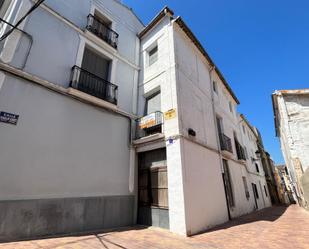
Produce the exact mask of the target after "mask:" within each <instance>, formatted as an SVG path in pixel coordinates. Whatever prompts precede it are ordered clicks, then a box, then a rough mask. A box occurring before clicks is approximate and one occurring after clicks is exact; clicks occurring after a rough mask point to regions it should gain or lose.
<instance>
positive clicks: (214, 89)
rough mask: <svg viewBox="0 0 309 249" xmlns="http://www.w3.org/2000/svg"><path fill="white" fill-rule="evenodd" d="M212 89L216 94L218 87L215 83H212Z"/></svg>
mask: <svg viewBox="0 0 309 249" xmlns="http://www.w3.org/2000/svg"><path fill="white" fill-rule="evenodd" d="M212 88H213V91H214V92H215V93H217V94H218V85H217V82H216V81H213V82H212Z"/></svg>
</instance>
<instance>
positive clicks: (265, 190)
mask: <svg viewBox="0 0 309 249" xmlns="http://www.w3.org/2000/svg"><path fill="white" fill-rule="evenodd" d="M264 191H265V195H266V197H267V196H268V194H267V189H266V186H265V185H264Z"/></svg>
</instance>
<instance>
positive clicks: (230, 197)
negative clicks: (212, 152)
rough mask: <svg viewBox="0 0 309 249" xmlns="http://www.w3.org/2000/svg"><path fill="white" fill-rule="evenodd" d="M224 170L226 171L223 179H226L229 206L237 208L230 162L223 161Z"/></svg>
mask: <svg viewBox="0 0 309 249" xmlns="http://www.w3.org/2000/svg"><path fill="white" fill-rule="evenodd" d="M223 169H224V174H223V179H224V185H225V190H226V197H227V200H228V204H229V206H230V207H235V200H234V194H233V187H232V181H231V174H230V170H229V165H228V162H227V160H225V159H223Z"/></svg>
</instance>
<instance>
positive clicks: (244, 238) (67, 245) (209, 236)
mask: <svg viewBox="0 0 309 249" xmlns="http://www.w3.org/2000/svg"><path fill="white" fill-rule="evenodd" d="M13 248H14V249H42V248H45V249H54V248H57V249H60V248H61V249H73V248H74V249H79V248H81V249H107V248H108V249H133V248H134V249H135V248H136V249H144V248H146V249H154V248H158V249H166V248H173V249H174V248H176V249H201V248H205V249H207V248H208V249H214V248H220V249H221V248H229V249H231V248H263V249H267V248H280V249H282V248H284V249H287V248H293V249H300V248H302V249H309V212H307V211H305V210H303V209H302V208H300V207H298V206H296V205H293V206H290V207H288V208H285V207H272V208H268V209H265V210H262V211H259V212H256V213H253V214H250V215H246V216H243V217H241V218H238V219H235V220H233V221H231V222H228V223H226V224H224V225H222V226H219V227H217V228H215V229H213V230H211V231H208V232H206V233H202V234H199V235H196V236H193V237H191V238H185V237H182V236H179V235H175V234H173V233H170V232H168V231H165V230H162V229H158V228H143V227H133V228H129V229H126V230H118V231H113V232H107V233H102V234H96V235H89V236H75V237H63V238H52V239H43V240H32V241H24V242H13V243H4V244H0V249H13Z"/></svg>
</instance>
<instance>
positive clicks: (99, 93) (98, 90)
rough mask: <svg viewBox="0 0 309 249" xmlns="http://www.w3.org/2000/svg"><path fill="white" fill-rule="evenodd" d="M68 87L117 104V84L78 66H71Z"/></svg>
mask: <svg viewBox="0 0 309 249" xmlns="http://www.w3.org/2000/svg"><path fill="white" fill-rule="evenodd" d="M70 87H72V88H74V89H77V90H79V91H82V92H84V93H87V94H90V95H92V96H95V97H97V98H99V99H103V100H105V101H108V102H110V103H112V104H114V105H117V95H118V86H116V85H114V84H112V83H110V82H108V81H107V80H104V79H102V78H100V77H98V76H96V75H94V74H92V73H90V72H88V71H86V70H84V69H82V68H80V67H78V66H74V67H73V68H72V72H71V82H70Z"/></svg>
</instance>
